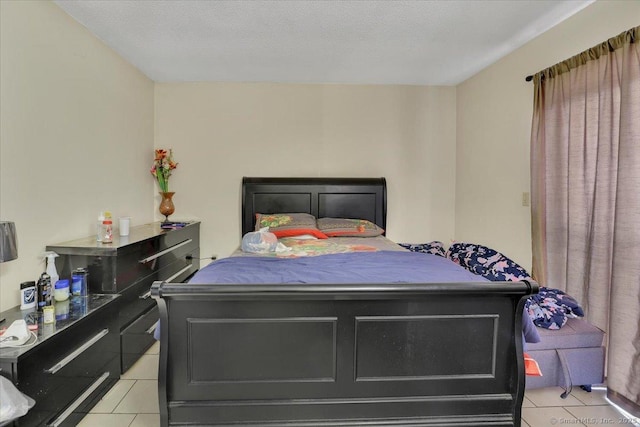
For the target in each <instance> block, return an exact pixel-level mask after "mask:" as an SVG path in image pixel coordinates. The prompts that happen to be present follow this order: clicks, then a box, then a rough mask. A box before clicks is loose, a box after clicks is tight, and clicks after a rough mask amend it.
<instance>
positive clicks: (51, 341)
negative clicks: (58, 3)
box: [0, 294, 120, 427]
mask: <svg viewBox="0 0 640 427" xmlns="http://www.w3.org/2000/svg"><path fill="white" fill-rule="evenodd" d="M118 299H120V296H119V295H117V294H110V295H107V294H102V295H101V294H89V295H88V296H86V297H72V298H70V299H68V300H66V301H61V302H56V303H55V305H54V307H55V313H56V314H55V322H54V323H44V322H43V316H42V313H38V312H37V311H36V310H35V309H29V310H20V309H19V308H18V307H14V308H12V309H10V310H7V311H4V312H2V317H6V318H7V322H6V324H7V325H10V324H11V323H12V322H13V321H14V320H19V319H23V320H25V322H26V323H27V324H28V325H30V327H31V329H32V330H33V332H34V334H35V335H36V336H37V341H35V343H34V344H32V345H29V346H26V347H20V348H0V375H4V376H5V377H7V378H9V379H10V380H11V381H12V382H13V383H14V384H16V386H17V388H18V389H19V390H20V391H21V392H22V393H24V394H26V395H27V396H29V397H31V398H32V399H34V400H35V401H36V403H35V406H34V407H33V408H31V409H30V410H29V412H28V413H27V414H26V415H25V416H24V417H21V418H20V419H19V420H17V421H15V422H14V423H12V425H15V426H20V427H23V426H75V425H77V424H78V422H79V421H80V420H81V419H82V418H83V417H84V416H85V415H86V414H87V413H88V412H89V410H90V409H91V408H92V407H93V406H94V405H95V403H97V401H99V400H100V398H101V397H102V396H103V395H104V394H105V393H106V392H107V391H108V390H109V389H110V388H111V387H112V386H113V384H115V383H116V381H118V379H119V378H120V348H119V334H118V332H119V331H118V324H117V320H118V311H117V309H118V305H117V301H118ZM33 342H34V337H32V338H31V339H30V340H29V341H28V342H27V343H28V344H31V343H33Z"/></svg>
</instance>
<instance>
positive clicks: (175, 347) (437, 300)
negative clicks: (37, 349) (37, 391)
mask: <svg viewBox="0 0 640 427" xmlns="http://www.w3.org/2000/svg"><path fill="white" fill-rule="evenodd" d="M256 212H262V213H284V212H308V213H311V214H314V215H315V216H316V217H323V216H329V217H348V218H365V219H369V220H371V221H373V222H375V223H376V224H378V225H379V226H381V227H383V228H384V227H386V183H385V180H384V179H383V178H376V179H354V178H347V179H340V178H244V180H243V204H242V232H243V233H245V232H247V231H250V230H253V227H254V225H253V219H254V218H255V216H254V215H255V213H256ZM537 289H538V287H537V284H535V283H531V284H530V283H527V282H519V283H508V284H507V283H490V282H487V283H482V282H481V283H424V284H383V283H371V284H357V285H333V284H323V285H282V284H273V285H252V284H250V283H247V284H239V285H215V284H211V285H189V284H172V283H162V282H156V283H154V284H153V287H152V295H153V297H154V298H155V299H156V300H157V302H158V306H159V308H160V322H161V328H160V330H161V338H160V367H159V374H158V392H159V403H160V419H161V423H162V425H163V426H169V425H209V426H295V427H303V426H304V427H308V426H436V425H438V426H443V425H446V426H480V425H482V426H489V425H495V426H498V425H499V426H519V425H520V412H521V405H522V399H523V395H524V366H523V355H522V351H523V350H522V334H521V330H522V325H521V322H522V310H523V304H524V297H526V296H528V295H530V294H532V293H535V292H537Z"/></svg>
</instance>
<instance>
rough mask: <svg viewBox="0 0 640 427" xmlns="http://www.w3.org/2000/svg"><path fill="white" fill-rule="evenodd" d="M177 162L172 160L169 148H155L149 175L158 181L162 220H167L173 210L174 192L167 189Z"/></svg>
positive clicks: (171, 152)
mask: <svg viewBox="0 0 640 427" xmlns="http://www.w3.org/2000/svg"><path fill="white" fill-rule="evenodd" d="M177 167H178V164H177V163H176V162H174V161H173V151H172V150H171V149H169V150H164V149H157V150H156V156H155V159H154V160H153V166H152V167H151V175H153V176H154V177H155V179H156V181H157V182H158V187H159V188H160V195H161V196H162V201H161V202H160V208H159V210H160V213H161V214H162V215H164V221H165V222H168V221H169V215H171V214H172V213H173V212H174V211H175V206H174V205H173V195H174V194H175V192H173V191H169V177H170V176H171V173H172V172H173V170H174V169H175V168H177Z"/></svg>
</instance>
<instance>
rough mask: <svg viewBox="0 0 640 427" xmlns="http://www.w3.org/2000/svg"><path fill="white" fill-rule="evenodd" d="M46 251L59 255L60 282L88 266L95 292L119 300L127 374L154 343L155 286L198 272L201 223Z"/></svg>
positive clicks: (134, 230)
mask: <svg viewBox="0 0 640 427" xmlns="http://www.w3.org/2000/svg"><path fill="white" fill-rule="evenodd" d="M116 234H117V233H116ZM47 250H48V251H54V252H56V253H57V254H59V255H60V257H59V258H57V259H56V267H57V269H58V273H59V274H60V277H61V278H66V277H70V276H71V272H72V271H73V270H74V269H76V268H79V267H83V268H86V269H87V270H88V272H89V276H88V285H89V291H90V292H92V293H102V294H118V295H119V298H118V299H117V301H116V303H115V304H116V305H117V309H118V313H119V314H118V330H119V336H120V370H121V372H122V373H124V372H125V371H126V370H127V369H129V368H130V367H131V365H133V363H135V361H136V360H138V358H139V357H140V356H141V355H142V354H144V352H145V351H146V350H147V349H148V348H149V347H150V346H151V345H152V344H153V342H154V338H153V329H154V327H155V325H156V322H157V320H158V308H157V306H156V302H155V301H154V300H153V298H151V292H150V288H151V284H152V283H153V282H154V281H155V280H164V281H167V282H182V281H185V280H186V279H188V278H189V277H190V276H191V275H193V273H195V272H196V271H197V270H198V267H199V261H198V258H199V257H200V223H199V222H190V223H188V224H187V225H186V226H185V227H183V228H178V229H173V230H163V229H162V228H161V227H160V223H159V222H156V223H151V224H145V225H140V226H137V227H131V229H130V233H129V236H126V237H120V236H117V235H114V237H113V242H112V243H99V242H97V241H96V238H95V236H91V237H87V238H84V239H77V240H72V241H69V242H65V243H60V244H56V245H49V246H47Z"/></svg>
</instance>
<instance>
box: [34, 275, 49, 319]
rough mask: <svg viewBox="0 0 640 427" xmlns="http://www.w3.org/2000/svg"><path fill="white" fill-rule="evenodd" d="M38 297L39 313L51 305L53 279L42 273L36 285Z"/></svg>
mask: <svg viewBox="0 0 640 427" xmlns="http://www.w3.org/2000/svg"><path fill="white" fill-rule="evenodd" d="M36 287H37V289H36V292H37V297H38V311H40V312H41V311H42V309H44V308H45V307H46V306H48V305H51V304H52V301H51V294H52V292H51V278H50V277H49V275H48V274H47V273H42V274H41V275H40V278H39V279H38V284H37V285H36Z"/></svg>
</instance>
